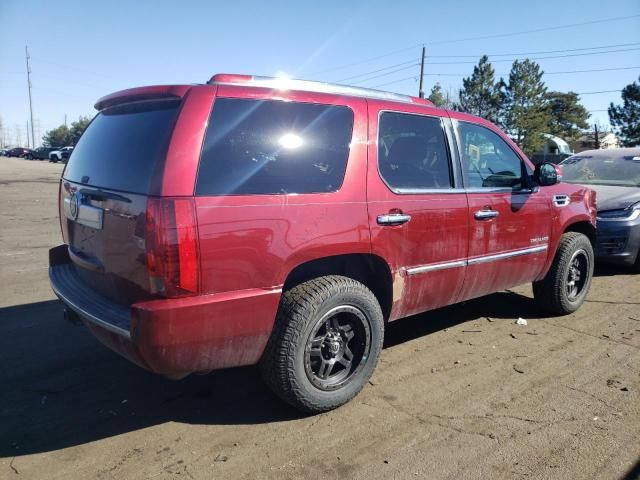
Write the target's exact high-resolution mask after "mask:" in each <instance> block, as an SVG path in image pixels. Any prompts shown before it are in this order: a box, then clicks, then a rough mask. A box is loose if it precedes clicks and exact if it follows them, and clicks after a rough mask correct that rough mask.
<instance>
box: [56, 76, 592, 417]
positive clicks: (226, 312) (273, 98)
mask: <svg viewBox="0 0 640 480" xmlns="http://www.w3.org/2000/svg"><path fill="white" fill-rule="evenodd" d="M96 109H97V110H98V112H99V113H98V114H97V115H96V117H95V118H94V119H93V121H92V122H91V124H90V125H89V127H88V128H87V130H86V132H85V133H84V134H83V135H82V138H81V139H80V141H79V142H78V144H77V146H76V147H75V150H74V152H73V154H72V155H71V158H70V160H69V163H68V164H67V166H66V168H65V170H64V173H63V175H62V178H61V181H60V193H59V205H60V224H61V228H62V235H63V239H64V244H63V245H60V246H58V247H56V248H53V249H52V250H51V251H50V268H49V276H50V280H51V285H52V287H53V290H54V291H55V293H56V294H57V296H58V297H59V298H60V299H61V300H62V302H64V304H65V305H66V315H67V317H68V318H69V319H70V320H76V321H81V322H82V323H84V324H85V325H86V326H87V327H88V328H89V329H90V330H91V331H92V332H93V334H94V335H95V336H96V337H98V339H100V341H102V342H103V343H104V344H105V345H107V346H108V347H109V348H111V349H113V350H115V351H116V352H118V353H120V354H121V355H123V356H124V357H126V358H128V359H129V360H131V361H132V362H134V363H136V364H138V365H140V366H141V367H144V368H147V369H149V370H152V371H154V372H157V373H159V374H163V375H166V376H170V377H173V378H180V377H182V376H185V375H187V374H189V373H192V372H206V371H210V370H213V369H219V368H225V367H234V366H240V365H252V364H259V365H260V369H261V371H262V374H263V377H264V379H265V381H266V383H267V384H268V385H269V386H270V387H271V388H272V389H273V390H274V392H275V393H276V394H278V395H279V396H280V397H281V398H283V399H284V400H286V401H288V402H289V403H291V404H292V405H294V406H295V407H297V408H299V409H302V410H304V411H307V412H320V411H325V410H329V409H332V408H335V407H337V406H339V405H341V404H343V403H345V402H347V401H349V400H350V399H351V398H352V397H354V396H355V395H356V394H357V393H358V392H359V391H360V390H361V389H362V388H363V386H364V385H365V384H366V382H367V380H368V378H369V376H370V375H371V373H372V372H373V369H374V368H375V365H376V362H377V360H378V357H379V356H380V351H381V348H382V340H383V335H384V325H385V323H386V322H393V321H396V320H398V319H400V318H402V317H406V316H408V315H412V314H415V313H419V312H424V311H426V310H431V309H435V308H438V307H442V306H444V305H450V304H453V303H456V302H461V301H464V300H468V299H471V298H475V297H479V296H481V295H486V294H490V293H493V292H497V291H499V290H503V289H506V288H510V287H513V286H515V285H519V284H522V283H527V282H533V291H534V295H535V299H536V300H537V301H538V302H539V303H540V304H541V306H542V307H544V308H546V309H547V310H549V311H551V312H553V313H556V314H566V313H569V312H573V311H574V310H576V309H577V308H578V307H579V306H580V305H581V304H582V302H583V300H584V298H585V295H586V294H587V291H588V290H589V286H590V283H591V278H592V273H593V248H592V245H593V242H594V239H595V213H596V210H595V195H594V193H593V192H592V191H591V190H589V189H586V188H584V187H581V186H578V185H571V184H565V183H561V182H560V179H561V178H560V171H559V170H558V169H556V167H554V166H553V165H551V164H542V165H539V166H538V167H536V168H535V169H534V167H533V165H532V164H531V163H530V162H529V160H528V159H527V158H526V157H525V156H524V155H523V154H522V152H521V151H520V150H519V149H518V148H517V147H516V145H514V143H513V142H512V141H511V140H510V139H509V138H508V137H507V136H506V135H505V134H504V133H503V132H501V131H500V130H499V129H498V128H496V127H495V126H494V125H492V124H491V123H489V122H487V121H485V120H482V119H480V118H476V117H473V116H470V115H466V114H463V113H459V112H453V111H446V110H441V109H438V108H435V107H434V106H433V104H431V103H430V102H428V101H426V100H422V99H418V98H413V97H409V96H403V95H397V94H393V93H388V92H380V91H375V90H366V89H359V88H352V87H347V86H340V85H331V84H323V83H318V82H308V81H300V80H284V79H274V78H265V77H252V76H246V75H228V74H220V75H215V76H214V77H213V78H211V80H210V81H209V82H208V83H207V84H205V85H176V86H154V87H144V88H134V89H131V90H124V91H121V92H117V93H114V94H112V95H108V96H106V97H104V98H102V99H100V100H99V101H98V103H97V104H96ZM516 314H517V312H514V315H516Z"/></svg>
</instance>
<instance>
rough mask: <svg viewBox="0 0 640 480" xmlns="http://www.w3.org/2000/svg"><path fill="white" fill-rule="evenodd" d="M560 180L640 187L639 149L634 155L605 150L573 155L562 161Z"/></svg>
mask: <svg viewBox="0 0 640 480" xmlns="http://www.w3.org/2000/svg"><path fill="white" fill-rule="evenodd" d="M625 153H629V152H625ZM562 181H564V182H569V183H583V184H587V185H616V186H618V185H619V186H626V187H640V150H639V151H638V152H637V154H636V155H633V154H627V155H622V154H620V153H614V152H608V151H607V150H603V151H602V152H597V153H591V152H590V153H585V154H578V155H574V156H573V157H569V158H567V159H566V160H565V161H564V162H562Z"/></svg>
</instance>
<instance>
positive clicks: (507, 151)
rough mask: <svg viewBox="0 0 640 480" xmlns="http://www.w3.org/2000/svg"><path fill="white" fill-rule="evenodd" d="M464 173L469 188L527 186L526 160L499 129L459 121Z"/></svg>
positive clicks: (518, 187) (516, 187)
mask: <svg viewBox="0 0 640 480" xmlns="http://www.w3.org/2000/svg"><path fill="white" fill-rule="evenodd" d="M458 135H459V137H460V143H461V145H460V151H461V152H462V172H463V175H464V177H465V182H466V186H467V187H469V188H513V189H514V190H520V189H521V188H523V187H524V186H525V185H524V182H523V162H522V160H521V159H520V157H518V155H516V153H515V152H514V151H513V150H512V149H511V147H509V145H507V143H506V142H505V141H504V140H503V139H502V138H500V136H499V135H497V134H496V133H495V132H492V131H491V130H489V129H488V128H485V127H482V126H480V125H474V124H472V123H466V122H458Z"/></svg>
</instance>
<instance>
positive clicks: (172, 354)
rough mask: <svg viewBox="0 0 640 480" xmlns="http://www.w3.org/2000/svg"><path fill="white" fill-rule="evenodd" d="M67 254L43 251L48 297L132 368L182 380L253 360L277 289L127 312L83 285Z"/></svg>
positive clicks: (165, 302)
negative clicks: (46, 257) (50, 293)
mask: <svg viewBox="0 0 640 480" xmlns="http://www.w3.org/2000/svg"><path fill="white" fill-rule="evenodd" d="M66 249H67V246H66V245H60V246H59V247H56V248H54V249H51V250H50V254H49V259H50V261H49V265H50V266H49V279H50V282H51V287H52V289H53V291H54V292H55V294H56V295H57V296H58V298H59V299H60V300H61V301H62V302H63V303H64V304H65V305H66V306H67V308H69V309H71V310H73V311H74V312H75V313H76V314H77V315H78V316H79V317H80V319H81V320H82V322H83V323H84V324H85V325H86V326H87V327H88V328H89V329H90V330H91V332H92V333H93V334H94V335H95V336H96V337H97V338H98V339H99V340H100V341H101V342H102V343H103V344H105V345H106V346H107V347H109V348H111V349H112V350H114V351H116V352H117V353H119V354H120V355H122V356H123V357H125V358H127V359H129V360H130V361H132V362H133V363H135V364H137V365H139V366H141V367H144V368H147V369H149V370H151V371H153V372H156V373H159V374H163V375H170V376H182V375H186V374H189V373H193V372H199V371H208V370H215V369H219V368H227V367H236V366H242V365H252V364H255V363H257V362H258V361H259V360H260V357H261V356H262V352H263V351H264V348H265V346H266V343H267V340H268V339H269V335H270V334H271V330H272V328H273V322H274V319H275V315H276V311H277V308H278V303H279V301H280V295H281V289H269V290H267V289H249V290H241V291H234V292H225V293H220V294H212V295H200V296H195V297H185V298H177V299H159V300H151V301H145V302H140V303H136V304H133V305H131V306H130V307H126V306H123V305H119V304H117V303H115V302H113V301H111V300H109V299H106V298H104V297H102V296H100V295H99V294H97V293H96V292H95V291H93V290H92V289H91V288H89V287H88V286H87V285H85V284H84V283H83V282H82V281H81V279H80V278H79V276H78V275H77V273H76V272H75V268H76V267H75V266H74V265H73V264H72V263H71V261H70V260H69V257H68V254H67V251H66Z"/></svg>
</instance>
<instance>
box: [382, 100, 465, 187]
mask: <svg viewBox="0 0 640 480" xmlns="http://www.w3.org/2000/svg"><path fill="white" fill-rule="evenodd" d="M378 169H379V171H380V176H381V177H382V179H383V180H384V181H385V183H386V184H387V185H388V186H389V188H390V189H391V190H393V191H394V192H396V193H411V191H413V190H432V189H438V190H439V189H449V188H451V187H452V185H453V183H452V178H451V161H450V159H449V151H448V148H447V142H446V138H445V134H444V129H443V127H442V121H441V120H440V118H437V117H427V116H423V115H414V114H408V113H397V112H382V113H381V114H380V127H379V133H378Z"/></svg>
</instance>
